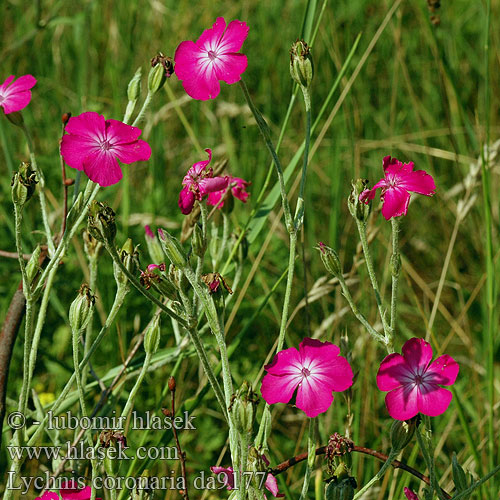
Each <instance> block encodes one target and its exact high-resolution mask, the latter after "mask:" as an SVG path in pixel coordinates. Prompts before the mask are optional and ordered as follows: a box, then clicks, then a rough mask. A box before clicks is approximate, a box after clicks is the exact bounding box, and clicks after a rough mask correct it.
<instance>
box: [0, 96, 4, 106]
mask: <svg viewBox="0 0 500 500" xmlns="http://www.w3.org/2000/svg"><path fill="white" fill-rule="evenodd" d="M4 101H5V97H4V96H3V95H2V94H0V104H2V102H4Z"/></svg>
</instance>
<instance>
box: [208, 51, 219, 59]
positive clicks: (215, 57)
mask: <svg viewBox="0 0 500 500" xmlns="http://www.w3.org/2000/svg"><path fill="white" fill-rule="evenodd" d="M208 57H209V59H210V60H211V61H214V60H215V59H217V54H216V53H215V52H214V51H213V50H209V51H208Z"/></svg>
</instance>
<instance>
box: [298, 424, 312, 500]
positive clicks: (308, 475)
mask: <svg viewBox="0 0 500 500" xmlns="http://www.w3.org/2000/svg"><path fill="white" fill-rule="evenodd" d="M314 425H315V420H314V418H310V419H309V433H308V436H307V466H306V472H305V474H304V483H303V484H302V493H301V494H300V499H299V500H306V499H307V498H308V495H307V492H308V491H309V483H310V481H311V474H312V470H313V468H314V461H315V459H316V440H315V436H314Z"/></svg>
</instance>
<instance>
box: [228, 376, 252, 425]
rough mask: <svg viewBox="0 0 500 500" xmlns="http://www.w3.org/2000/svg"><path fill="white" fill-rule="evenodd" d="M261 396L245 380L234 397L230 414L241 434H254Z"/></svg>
mask: <svg viewBox="0 0 500 500" xmlns="http://www.w3.org/2000/svg"><path fill="white" fill-rule="evenodd" d="M258 404H259V396H258V395H257V394H256V393H255V392H254V391H253V389H252V386H251V385H250V384H249V383H248V382H247V381H246V380H245V382H243V384H242V386H241V387H240V389H239V390H238V392H237V393H236V394H234V395H233V398H232V401H231V404H230V405H229V412H230V413H231V417H232V419H233V422H234V426H235V427H236V430H237V431H238V432H239V433H240V434H247V433H249V432H252V428H253V423H254V421H255V415H256V412H257V406H258Z"/></svg>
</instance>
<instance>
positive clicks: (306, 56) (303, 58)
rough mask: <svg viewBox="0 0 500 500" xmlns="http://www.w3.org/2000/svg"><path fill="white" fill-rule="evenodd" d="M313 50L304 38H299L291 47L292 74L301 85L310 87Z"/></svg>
mask: <svg viewBox="0 0 500 500" xmlns="http://www.w3.org/2000/svg"><path fill="white" fill-rule="evenodd" d="M313 73H314V71H313V61H312V57H311V52H310V49H309V46H308V45H307V43H305V42H304V40H297V41H296V42H295V43H294V44H293V45H292V48H291V49H290V75H291V77H292V79H293V80H294V81H295V82H297V83H298V84H299V85H300V86H301V87H305V88H308V87H309V86H310V85H311V81H312V78H313Z"/></svg>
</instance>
